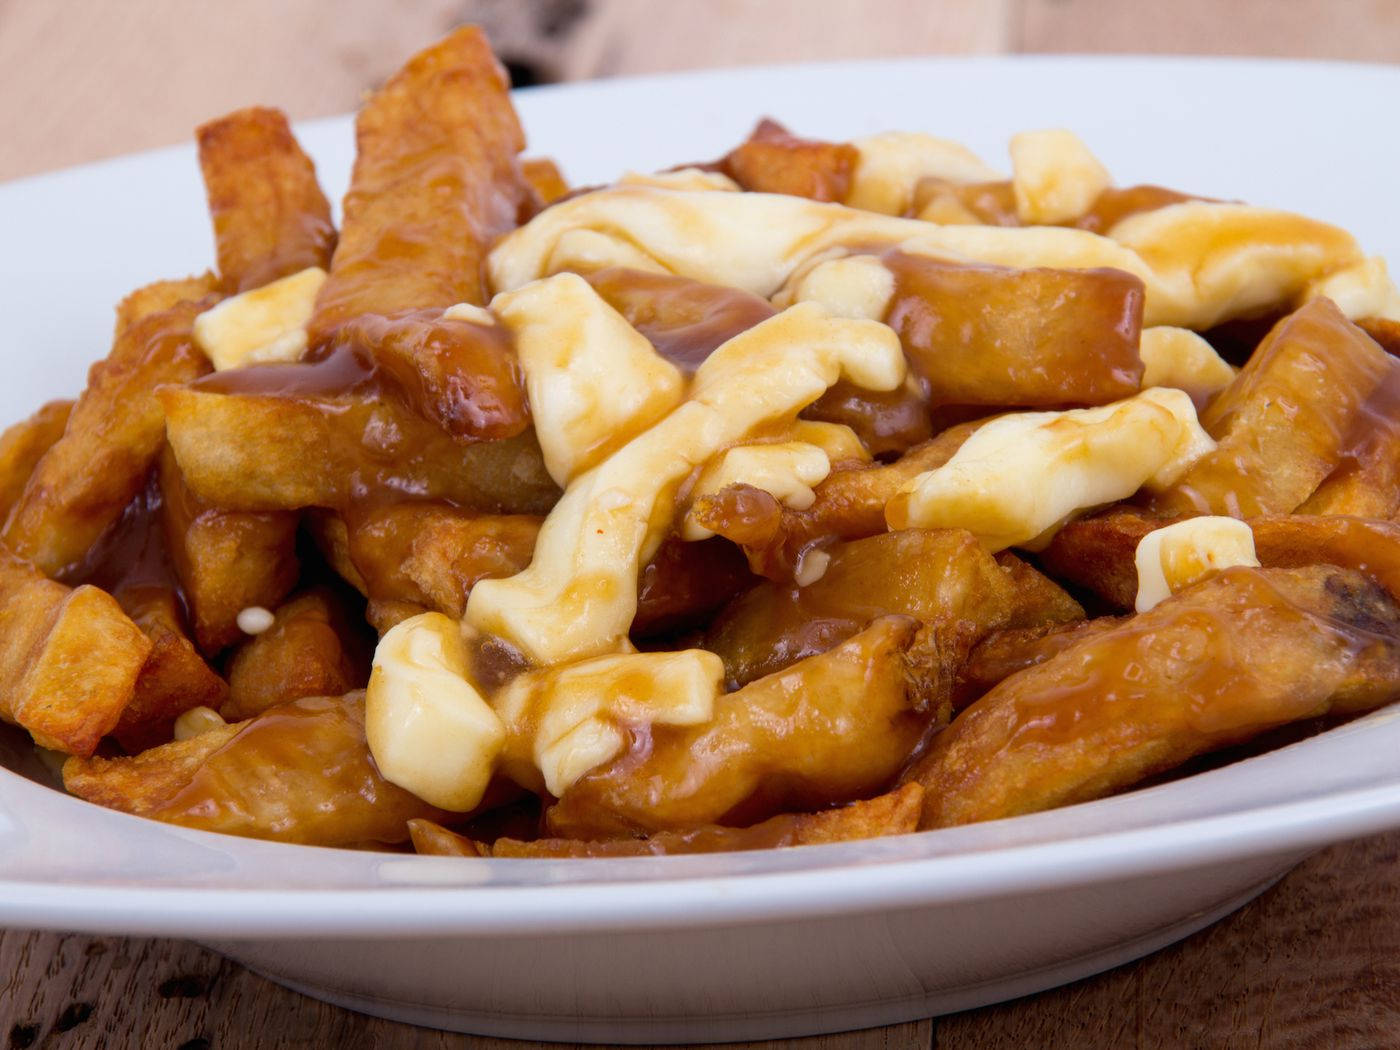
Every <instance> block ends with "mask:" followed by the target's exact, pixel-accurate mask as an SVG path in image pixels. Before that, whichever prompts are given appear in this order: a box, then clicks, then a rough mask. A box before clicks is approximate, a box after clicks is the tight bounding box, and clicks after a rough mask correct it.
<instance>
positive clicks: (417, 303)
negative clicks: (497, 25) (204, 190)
mask: <svg viewBox="0 0 1400 1050" xmlns="http://www.w3.org/2000/svg"><path fill="white" fill-rule="evenodd" d="M509 89H510V82H509V80H508V79H507V77H506V74H505V70H504V69H502V68H501V65H500V63H499V62H497V61H496V59H495V57H494V56H493V55H492V54H491V49H490V47H489V46H488V45H487V43H486V37H485V35H484V34H483V33H482V32H481V31H480V30H479V29H477V28H476V27H474V26H466V27H463V28H461V29H458V30H456V31H455V32H453V33H451V34H450V35H449V36H447V37H446V38H444V39H443V40H442V41H440V42H439V43H437V44H435V45H433V46H432V47H431V48H428V49H427V50H425V51H422V52H420V53H419V54H418V55H416V56H414V57H413V58H412V59H410V60H409V62H408V64H407V65H405V66H404V67H403V69H401V70H400V71H399V72H398V73H396V74H395V75H394V76H393V77H392V78H391V79H390V80H389V81H388V83H386V84H385V85H384V86H383V87H382V88H380V89H379V91H377V92H375V94H374V95H373V96H372V97H371V98H370V100H369V101H368V102H367V103H366V105H365V107H364V109H363V110H361V111H360V115H359V118H358V119H357V120H356V123H355V137H356V143H357V146H358V153H357V154H356V159H355V170H354V174H353V177H352V179H351V184H350V192H349V193H348V194H346V197H345V219H344V222H343V223H342V228H341V234H340V242H339V244H338V245H337V246H336V250H335V257H334V259H333V260H332V262H331V269H330V276H329V278H328V279H327V281H326V284H325V286H324V287H323V288H322V289H321V294H320V296H319V298H318V299H317V303H316V312H315V314H314V316H313V317H312V320H311V325H310V340H311V344H312V346H313V347H315V346H317V345H318V344H323V343H328V342H330V341H332V340H333V339H335V340H342V341H345V340H348V341H350V342H357V343H360V344H361V345H364V346H365V348H366V349H369V350H371V351H372V352H373V353H374V355H375V357H376V359H377V360H378V361H379V362H380V363H381V364H382V365H383V367H384V368H385V369H386V370H387V371H388V372H389V374H390V376H391V377H392V378H393V379H394V381H395V382H397V383H399V384H400V385H401V386H402V388H403V389H404V391H405V393H406V394H407V395H408V397H409V399H410V402H411V404H412V405H413V407H414V408H416V409H418V410H419V411H420V412H421V413H422V414H424V415H425V416H427V417H428V418H430V419H433V420H435V421H436V422H438V423H439V424H441V425H442V426H444V427H445V428H446V429H448V430H449V431H451V432H452V433H454V434H457V435H459V436H461V437H466V438H499V437H508V436H511V435H513V434H517V433H519V432H520V431H521V430H523V429H524V428H525V426H526V425H527V424H528V422H529V413H528V409H527V408H526V405H525V399H524V392H523V389H522V386H521V382H520V376H519V371H518V369H517V367H516V365H515V360H514V355H513V354H511V353H510V350H509V347H508V346H507V345H506V344H504V343H503V342H501V341H499V340H497V339H494V338H490V337H489V336H486V335H484V333H483V326H480V325H474V324H468V323H465V322H443V321H441V320H439V318H440V316H441V312H442V311H443V310H445V309H446V308H447V307H449V306H452V305H454V304H456V303H474V304H478V305H480V304H483V303H484V302H485V301H486V293H485V288H484V286H483V283H482V273H481V266H482V260H483V258H484V255H485V252H486V248H487V246H488V245H489V244H490V242H491V240H492V239H493V238H494V237H496V236H497V235H499V234H501V233H504V232H505V231H506V230H509V229H511V228H512V227H513V226H514V225H515V222H516V217H517V215H518V214H519V212H520V210H521V206H522V205H523V204H525V203H526V201H527V200H528V197H529V187H528V186H527V184H526V182H525V180H524V177H523V176H522V175H521V173H520V165H519V163H518V161H517V159H516V154H518V153H519V152H520V150H521V149H522V148H523V147H524V145H525V140H524V135H523V134H522V132H521V130H520V124H519V122H518V121H517V120H516V116H515V110H514V109H513V108H512V106H511V103H510V95H509ZM347 326H348V327H347Z"/></svg>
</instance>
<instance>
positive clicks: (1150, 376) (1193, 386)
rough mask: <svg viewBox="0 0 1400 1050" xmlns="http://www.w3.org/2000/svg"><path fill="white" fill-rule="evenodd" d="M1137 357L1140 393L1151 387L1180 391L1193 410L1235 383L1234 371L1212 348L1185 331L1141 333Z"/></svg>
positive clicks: (1168, 329) (1161, 329) (1163, 329)
mask: <svg viewBox="0 0 1400 1050" xmlns="http://www.w3.org/2000/svg"><path fill="white" fill-rule="evenodd" d="M1138 355H1139V356H1140V357H1141V358H1142V365H1143V370H1142V386H1143V389H1144V390H1146V389H1148V388H1149V387H1154V386H1165V387H1171V388H1172V389H1174V390H1184V391H1186V393H1188V394H1189V395H1190V396H1191V400H1192V401H1194V402H1195V403H1196V407H1197V408H1200V407H1202V406H1203V405H1205V403H1206V402H1207V401H1209V400H1210V399H1211V398H1212V397H1213V396H1214V395H1216V394H1218V393H1219V392H1220V391H1222V390H1224V389H1225V388H1226V387H1227V386H1229V385H1230V384H1231V383H1232V382H1234V380H1235V374H1236V373H1235V370H1234V369H1233V368H1231V367H1230V365H1229V363H1228V362H1227V361H1225V359H1224V358H1222V357H1221V356H1220V355H1219V354H1217V353H1216V352H1215V347H1213V346H1211V345H1210V344H1209V343H1208V342H1206V341H1205V340H1204V339H1202V338H1201V337H1200V336H1199V335H1197V334H1196V333H1195V332H1193V331H1191V330H1190V329H1188V328H1171V327H1168V326H1165V325H1159V326H1158V327H1156V328H1146V329H1143V333H1142V342H1141V344H1140V345H1139V346H1138Z"/></svg>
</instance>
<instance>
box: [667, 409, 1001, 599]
mask: <svg viewBox="0 0 1400 1050" xmlns="http://www.w3.org/2000/svg"><path fill="white" fill-rule="evenodd" d="M980 423H981V421H978V422H973V423H964V424H960V425H958V426H956V427H952V428H950V429H949V430H945V431H944V432H943V433H942V434H940V435H938V437H936V438H934V439H933V440H932V441H928V442H926V443H924V444H923V445H919V446H917V447H915V448H912V449H910V450H909V451H908V452H907V453H906V454H905V455H903V456H901V457H900V458H899V459H897V460H895V461H894V462H893V463H888V464H884V465H881V466H866V465H860V466H856V465H854V464H848V465H847V466H846V467H845V468H844V469H838V470H833V471H832V472H831V473H830V474H829V475H828V476H827V478H826V480H825V481H823V482H822V483H821V484H819V485H817V486H816V487H815V490H814V491H815V493H816V499H815V500H814V502H813V503H812V505H811V506H810V507H808V508H807V509H806V510H794V509H793V508H791V507H785V506H783V504H781V503H780V502H778V500H777V499H775V498H774V497H773V496H771V495H769V494H768V493H767V492H764V491H762V490H761V489H756V488H753V487H752V486H749V485H731V486H729V487H727V488H724V489H721V490H720V491H719V492H717V493H715V494H714V495H713V496H703V497H701V498H700V499H698V500H696V501H695V505H694V507H693V508H692V513H693V514H694V516H695V519H696V521H697V522H698V523H699V524H700V525H702V526H704V527H705V528H707V529H709V530H710V531H711V532H713V533H715V534H716V535H719V536H723V537H725V538H726V539H728V540H731V541H733V542H734V543H737V544H738V545H739V546H740V547H742V548H743V549H744V552H745V554H747V555H748V558H749V567H750V568H751V569H753V571H754V572H756V573H758V574H759V575H760V576H766V577H768V578H769V579H772V580H778V581H789V580H792V579H793V573H794V570H795V569H796V568H797V566H798V565H799V563H800V562H801V561H802V559H803V558H804V557H805V556H806V553H807V551H808V549H809V548H810V547H811V545H812V544H814V543H817V542H820V541H824V540H825V541H829V540H831V539H848V540H850V539H860V538H861V537H864V536H874V535H875V534H877V533H881V532H884V531H885V530H886V527H887V526H886V524H885V504H886V503H888V502H889V501H890V500H891V499H893V498H894V497H895V495H896V494H898V492H899V490H900V489H901V488H903V487H904V485H905V484H906V483H907V482H909V481H911V480H912V479H914V478H916V477H918V476H919V475H920V474H922V473H924V472H926V471H929V470H934V469H936V468H938V467H941V466H942V465H943V464H945V463H947V462H948V460H950V459H952V457H953V454H954V453H955V452H957V450H958V449H959V448H960V447H961V445H962V443H963V442H964V441H966V440H967V439H968V437H970V436H971V435H972V433H973V431H974V430H976V429H977V427H978V426H979V425H980Z"/></svg>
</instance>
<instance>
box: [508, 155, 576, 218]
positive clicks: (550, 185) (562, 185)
mask: <svg viewBox="0 0 1400 1050" xmlns="http://www.w3.org/2000/svg"><path fill="white" fill-rule="evenodd" d="M520 174H521V175H522V176H523V177H524V179H525V181H526V183H528V184H529V186H530V193H531V195H532V196H533V198H534V200H533V202H532V203H533V205H534V207H533V208H532V209H531V210H532V211H540V210H542V209H544V208H547V207H549V205H551V204H553V203H554V202H555V201H557V200H559V198H561V197H566V196H568V194H569V183H568V181H567V180H566V179H565V178H564V173H563V172H562V171H560V170H559V165H558V164H555V163H554V160H553V158H551V157H525V158H523V159H522V160H521V161H520Z"/></svg>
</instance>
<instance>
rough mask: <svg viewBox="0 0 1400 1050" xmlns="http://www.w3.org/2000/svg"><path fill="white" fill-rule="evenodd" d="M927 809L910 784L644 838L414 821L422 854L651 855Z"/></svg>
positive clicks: (905, 824)
mask: <svg viewBox="0 0 1400 1050" xmlns="http://www.w3.org/2000/svg"><path fill="white" fill-rule="evenodd" d="M922 807H923V789H922V788H920V787H919V785H917V784H905V785H904V786H903V787H901V788H896V789H895V790H894V791H891V792H889V793H888V794H885V795H879V796H877V797H875V798H872V799H869V800H868V801H864V802H852V803H850V804H849V805H846V806H841V807H839V808H837V809H827V810H822V811H821V812H819V813H780V814H778V815H777V816H776V817H770V818H769V819H768V820H765V821H763V822H762V823H760V824H755V825H753V826H752V827H748V828H728V827H723V826H721V825H717V824H709V825H705V826H704V827H699V828H691V829H689V830H686V831H659V832H657V833H656V834H655V835H650V836H648V837H647V838H644V839H635V838H627V839H604V840H602V841H594V842H586V841H580V840H578V839H536V840H534V841H532V842H525V841H521V840H520V839H510V838H500V839H497V840H496V841H495V842H494V843H492V844H490V845H487V844H486V843H483V842H474V841H472V840H471V839H469V838H467V837H466V836H464V835H458V834H456V833H455V832H452V831H448V830H447V829H446V828H444V827H442V826H440V825H438V824H434V823H432V822H431V821H426V820H414V821H410V823H409V830H410V831H411V832H412V834H413V846H414V849H416V850H417V851H418V852H419V853H426V854H433V855H436V856H447V857H648V856H666V855H678V854H687V853H732V852H735V851H739V850H754V849H775V848H782V847H788V846H820V845H825V844H827V843H831V842H851V841H854V840H858V839H874V838H882V837H884V836H886V835H907V834H908V833H910V832H911V831H913V830H914V829H915V827H916V826H917V825H918V821H919V812H920V810H921V809H922Z"/></svg>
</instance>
